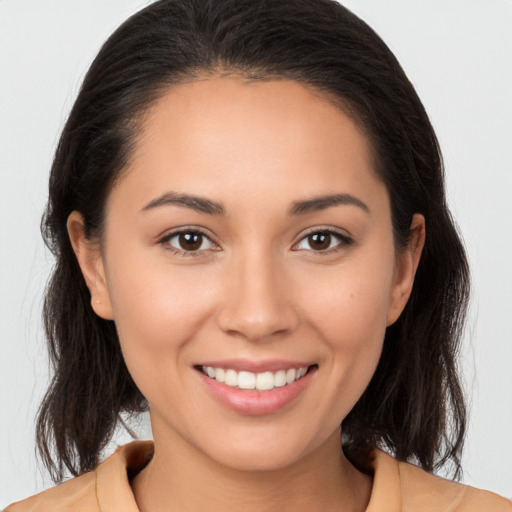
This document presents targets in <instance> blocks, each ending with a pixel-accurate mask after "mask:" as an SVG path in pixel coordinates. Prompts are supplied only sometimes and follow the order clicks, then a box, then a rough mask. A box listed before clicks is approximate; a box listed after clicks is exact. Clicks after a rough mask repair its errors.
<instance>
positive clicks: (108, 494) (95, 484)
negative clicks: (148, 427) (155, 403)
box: [4, 441, 153, 512]
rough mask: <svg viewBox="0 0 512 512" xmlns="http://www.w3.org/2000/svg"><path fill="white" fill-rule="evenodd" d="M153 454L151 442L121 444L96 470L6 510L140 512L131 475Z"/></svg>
mask: <svg viewBox="0 0 512 512" xmlns="http://www.w3.org/2000/svg"><path fill="white" fill-rule="evenodd" d="M152 456H153V443H152V442H150V441H135V442H133V443H130V444H127V445H124V446H121V447H120V448H118V449H117V450H116V452H115V453H114V454H113V455H111V456H110V457H109V458H108V459H107V460H106V461H104V462H102V463H101V464H100V465H99V466H98V467H97V468H96V469H95V470H94V471H91V472H89V473H85V474H83V475H81V476H78V477H76V478H72V479H71V480H68V481H67V482H64V483H62V484H59V485H57V486H55V487H53V488H51V489H48V490H46V491H43V492H41V493H39V494H36V495H35V496H32V497H30V498H27V499H26V500H23V501H19V502H17V503H13V504H12V505H10V506H8V507H7V508H6V509H5V511H4V512H108V511H117V510H122V511H123V512H138V509H137V505H136V503H135V499H134V497H133V493H132V491H131V486H130V479H129V475H130V474H134V473H136V472H137V471H139V470H140V469H142V467H144V466H145V465H146V464H147V463H148V461H149V460H150V459H151V457H152Z"/></svg>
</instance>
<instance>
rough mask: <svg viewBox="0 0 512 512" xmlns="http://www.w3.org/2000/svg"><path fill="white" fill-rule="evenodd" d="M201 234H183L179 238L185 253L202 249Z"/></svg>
mask: <svg viewBox="0 0 512 512" xmlns="http://www.w3.org/2000/svg"><path fill="white" fill-rule="evenodd" d="M201 242H202V235H201V234H200V233H182V234H181V235H180V238H179V243H180V247H181V248H182V249H184V250H185V251H195V250H197V249H199V247H201Z"/></svg>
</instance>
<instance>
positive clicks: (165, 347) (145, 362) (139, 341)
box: [109, 258, 215, 390]
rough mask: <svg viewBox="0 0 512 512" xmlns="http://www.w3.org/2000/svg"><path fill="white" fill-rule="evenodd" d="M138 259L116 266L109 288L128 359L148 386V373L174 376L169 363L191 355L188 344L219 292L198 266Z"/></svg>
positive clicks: (133, 369) (132, 371) (124, 352)
mask: <svg viewBox="0 0 512 512" xmlns="http://www.w3.org/2000/svg"><path fill="white" fill-rule="evenodd" d="M134 260H135V258H131V261H127V260H126V261H125V263H123V265H117V266H116V267H115V268H112V269H111V270H110V272H109V290H110V296H111V301H112V307H113V311H114V321H115V324H116V328H117V332H118V335H119V339H120V343H121V348H122V351H123V354H124V357H125V360H126V363H127V365H128V368H129V370H130V373H132V376H133V377H134V379H135V380H136V382H137V384H139V387H141V388H142V387H144V385H143V382H139V381H140V380H144V379H145V378H146V379H147V377H144V376H146V375H152V376H154V375H155V374H157V373H158V372H161V373H162V375H164V376H165V377H164V378H165V379H167V378H171V377H172V376H170V373H171V372H169V365H170V364H174V363H175V362H177V361H178V360H179V359H180V358H182V357H184V356H186V350H184V347H186V346H187V341H189V340H190V339H191V338H192V337H193V336H194V335H195V333H196V332H197V330H198V329H200V328H201V325H202V324H203V323H204V322H205V321H206V320H207V318H208V316H209V314H210V311H211V310H212V305H213V303H214V294H215V291H214V288H213V287H212V286H206V285H207V284H208V282H207V281H205V276H204V275H202V273H201V272H200V271H199V272H198V271H197V269H196V270H195V271H193V270H192V269H191V267H186V266H184V267H181V268H180V267H178V268H176V267H174V268H172V269H171V268H170V266H169V265H167V264H165V263H164V264H155V265H145V266H144V265H138V266H137V264H136V263H137V262H136V261H134ZM133 269H137V270H133ZM210 284H211V283H210ZM138 376H140V377H139V378H138ZM141 390H142V389H141Z"/></svg>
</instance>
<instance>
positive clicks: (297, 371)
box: [198, 364, 317, 391]
mask: <svg viewBox="0 0 512 512" xmlns="http://www.w3.org/2000/svg"><path fill="white" fill-rule="evenodd" d="M316 367H317V365H316V364H315V365H311V366H302V367H300V368H289V369H287V370H284V369H283V370H278V371H276V372H262V373H253V372H248V371H236V370H234V369H226V368H215V367H213V366H199V367H198V369H199V370H200V371H201V372H202V373H203V374H204V375H206V376H207V377H209V378H210V379H213V380H216V381H218V382H221V383H223V384H224V385H226V386H229V387H232V388H237V389H243V390H256V391H272V390H273V389H275V388H281V387H284V386H287V385H289V384H292V383H293V382H296V381H298V380H300V379H302V378H303V377H304V376H305V375H306V374H307V373H308V372H310V371H312V370H313V369H316Z"/></svg>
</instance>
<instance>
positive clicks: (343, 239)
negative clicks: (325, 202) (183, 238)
mask: <svg viewBox="0 0 512 512" xmlns="http://www.w3.org/2000/svg"><path fill="white" fill-rule="evenodd" d="M187 234H188V235H199V236H201V237H202V238H203V241H202V242H201V245H202V244H203V243H204V239H206V240H208V241H209V242H210V243H211V244H212V246H213V247H215V248H214V249H199V250H192V251H187V250H184V249H178V248H176V247H173V246H172V245H171V244H170V243H169V242H170V240H172V239H173V238H175V237H178V236H180V235H187ZM317 234H323V235H328V236H330V237H334V238H336V239H338V241H339V243H337V244H336V245H335V246H334V247H331V248H328V249H325V250H318V251H315V250H314V249H309V251H311V252H313V253H315V254H318V255H327V254H332V253H333V252H337V251H339V250H340V246H345V247H346V246H350V245H352V244H353V243H354V240H353V239H352V238H350V237H349V236H347V235H346V234H344V233H340V232H339V231H336V230H334V229H332V228H325V229H321V228H320V229H319V228H314V229H311V230H310V231H309V232H306V233H305V234H304V235H303V236H302V237H301V239H300V240H299V241H298V242H297V243H296V244H294V246H293V247H292V250H295V251H299V250H301V249H296V247H297V246H298V245H299V244H300V243H301V242H303V241H304V240H306V239H307V238H309V237H311V236H312V235H317ZM158 244H160V245H162V246H165V249H166V250H168V251H171V252H172V253H173V254H176V255H177V256H181V257H195V256H201V255H203V254H204V251H206V250H219V249H218V245H217V244H216V243H215V242H214V241H213V240H212V239H211V237H210V236H208V235H207V234H206V233H205V232H204V231H202V230H201V229H197V228H188V229H180V230H178V231H173V232H171V233H168V234H166V235H165V236H163V237H162V238H160V239H159V240H158ZM304 250H308V249H304Z"/></svg>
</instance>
